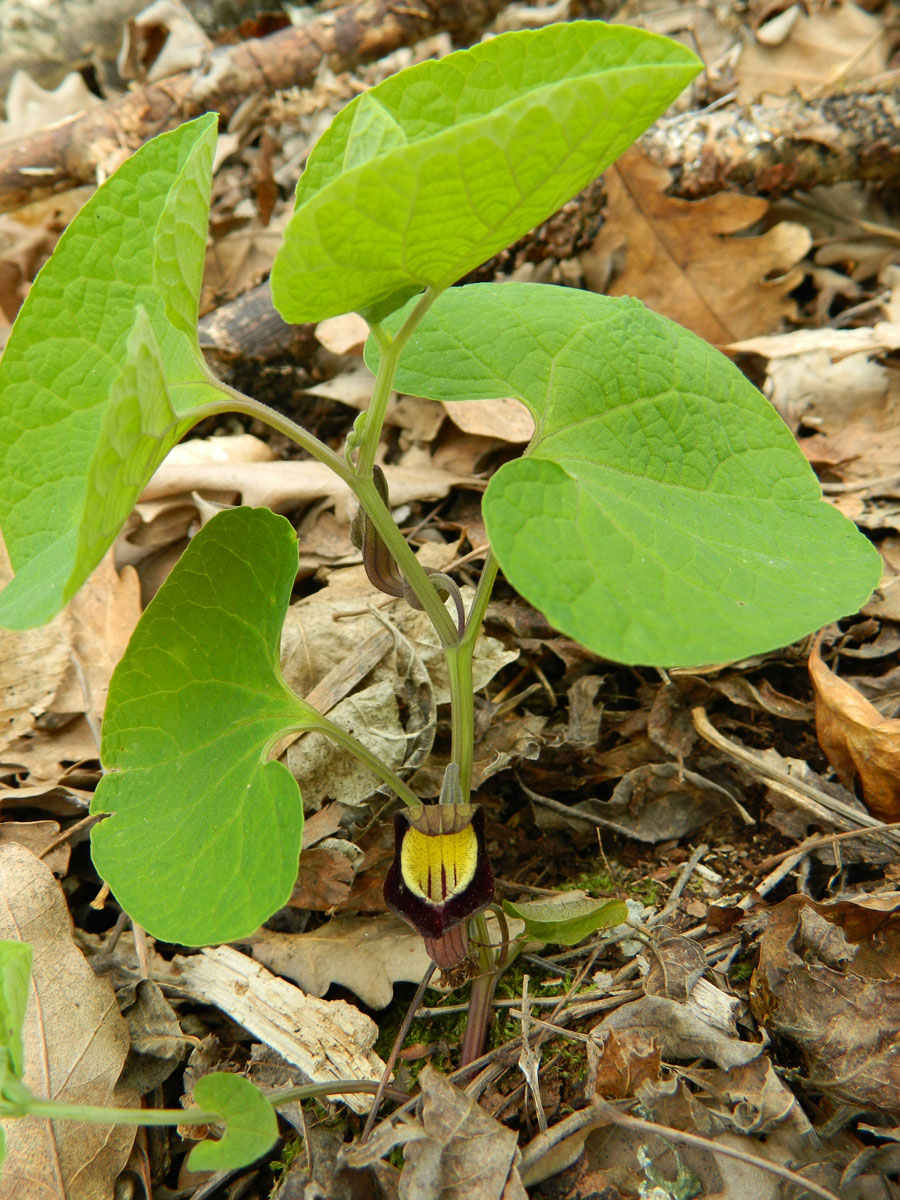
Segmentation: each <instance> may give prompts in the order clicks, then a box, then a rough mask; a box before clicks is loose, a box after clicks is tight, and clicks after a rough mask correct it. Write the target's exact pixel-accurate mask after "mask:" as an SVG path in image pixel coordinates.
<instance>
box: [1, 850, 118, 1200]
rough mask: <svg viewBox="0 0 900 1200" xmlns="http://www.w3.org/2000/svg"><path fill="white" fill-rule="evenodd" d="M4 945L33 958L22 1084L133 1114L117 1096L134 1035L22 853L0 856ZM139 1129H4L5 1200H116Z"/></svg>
mask: <svg viewBox="0 0 900 1200" xmlns="http://www.w3.org/2000/svg"><path fill="white" fill-rule="evenodd" d="M0 880H2V886H0V938H2V939H4V940H12V941H23V942H29V943H30V944H31V945H32V947H33V948H34V967H33V975H32V990H31V995H30V997H29V1001H28V1010H27V1012H26V1015H25V1026H24V1030H23V1035H24V1041H25V1083H26V1085H27V1086H28V1087H29V1088H30V1089H31V1090H32V1092H33V1093H34V1094H35V1095H36V1096H39V1097H41V1098H43V1099H50V1100H55V1101H59V1102H60V1103H70V1104H105V1105H116V1106H125V1107H127V1106H131V1105H133V1097H132V1096H131V1094H130V1093H125V1094H123V1093H122V1092H118V1091H117V1090H116V1083H117V1081H118V1078H119V1075H120V1074H121V1071H122V1066H123V1064H124V1062H125V1057H126V1055H127V1053H128V1031H127V1026H126V1024H125V1021H124V1020H123V1018H122V1016H121V1015H120V1013H119V1008H118V1005H117V1004H116V998H115V995H114V993H113V990H112V987H111V986H110V984H109V982H108V980H106V979H104V978H102V977H98V976H96V975H95V974H94V972H93V971H92V970H91V968H90V967H89V966H88V964H87V962H86V961H85V959H84V956H83V955H82V953H81V951H80V950H79V949H78V948H77V947H76V945H75V943H74V942H73V940H72V926H71V921H70V918H69V910H68V908H67V906H66V902H65V898H64V896H63V893H62V890H61V888H60V886H59V884H58V883H57V882H56V880H55V879H54V877H53V875H52V874H51V872H50V870H49V868H48V867H46V866H45V865H44V864H43V863H42V862H41V861H40V860H39V859H37V858H35V857H34V855H33V854H30V853H29V852H28V851H27V850H26V849H24V848H23V847H22V846H18V845H15V844H12V843H10V844H8V845H4V846H0ZM134 1135H135V1128H134V1126H127V1125H85V1124H79V1123H78V1122H73V1121H56V1122H51V1121H43V1120H31V1119H27V1120H17V1121H9V1122H7V1124H6V1136H7V1146H8V1157H7V1159H6V1162H5V1163H4V1164H3V1177H2V1182H0V1197H2V1198H3V1200H97V1198H98V1197H100V1196H111V1195H112V1194H113V1191H114V1184H115V1180H116V1177H117V1176H118V1174H119V1172H120V1171H121V1170H122V1168H123V1166H124V1165H125V1162H126V1160H127V1158H128V1154H129V1151H130V1149H131V1144H132V1142H133V1141H134Z"/></svg>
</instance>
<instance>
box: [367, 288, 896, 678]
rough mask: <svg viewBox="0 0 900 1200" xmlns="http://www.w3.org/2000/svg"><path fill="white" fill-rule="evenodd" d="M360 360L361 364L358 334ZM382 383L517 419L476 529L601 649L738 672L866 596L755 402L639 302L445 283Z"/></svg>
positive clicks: (776, 426)
mask: <svg viewBox="0 0 900 1200" xmlns="http://www.w3.org/2000/svg"><path fill="white" fill-rule="evenodd" d="M407 312H408V308H407V309H406V310H402V311H401V312H399V313H397V314H395V315H394V316H393V317H392V318H391V319H390V321H388V322H387V323H386V324H387V328H388V329H389V330H390V331H394V330H396V329H397V328H399V326H400V324H401V323H402V320H403V318H404V317H405V316H406V314H407ZM366 355H367V361H368V362H369V365H370V366H373V367H374V366H375V365H376V364H377V360H378V352H377V347H376V346H375V345H374V342H373V339H370V342H369V345H368V346H367V350H366ZM395 386H396V387H397V388H398V389H400V390H401V391H403V392H407V393H409V394H411V395H416V396H425V397H429V398H432V399H437V400H471V399H482V398H489V397H495V398H503V397H509V396H512V397H515V398H517V399H519V400H521V401H522V403H523V404H525V405H526V406H527V407H528V408H529V409H530V410H531V412H532V415H533V416H534V418H535V423H536V432H535V435H534V438H533V440H532V442H531V444H530V446H529V447H528V449H527V451H526V453H525V455H524V456H523V457H522V458H520V459H517V460H515V461H513V462H510V463H507V464H506V465H504V466H503V467H501V468H500V470H499V471H497V472H496V474H495V475H494V477H493V478H492V479H491V481H490V484H489V486H488V489H487V492H486V494H485V498H484V517H485V523H486V526H487V531H488V535H489V537H490V541H491V545H492V546H493V548H494V551H495V553H496V554H497V557H498V560H499V562H500V564H501V566H502V568H503V571H504V573H505V574H506V576H507V578H508V579H509V581H510V582H511V583H512V584H513V586H514V587H516V589H517V590H518V591H519V592H520V593H521V594H522V595H523V596H524V597H525V598H526V599H527V600H529V601H531V603H532V604H534V605H535V606H536V607H537V608H539V609H541V610H542V611H543V612H544V613H545V614H546V615H547V617H548V618H549V620H550V621H551V622H552V623H553V624H554V625H555V626H556V627H557V628H558V629H560V630H562V631H563V632H564V633H566V634H568V635H570V636H571V637H574V638H577V639H578V640H579V641H580V642H582V643H583V644H584V645H585V646H587V647H588V648H589V649H591V650H593V651H594V652H595V653H597V654H601V655H603V656H605V657H607V658H611V659H615V660H617V661H620V662H626V663H635V664H648V665H656V666H673V667H674V666H698V665H701V664H704V663H711V662H724V661H734V660H736V659H740V658H743V657H746V656H747V655H750V654H756V653H762V652H764V651H766V650H770V649H774V648H775V647H778V646H783V645H787V644H789V643H790V642H792V641H794V640H795V639H797V638H799V637H801V636H803V635H805V634H806V633H808V632H810V630H812V629H816V628H818V627H819V626H821V625H824V624H826V623H828V622H829V621H832V620H835V619H837V618H838V617H841V616H843V615H845V614H847V613H850V612H854V611H855V610H856V609H857V608H858V607H859V605H860V604H862V603H863V602H864V601H865V600H866V599H867V597H868V596H869V595H870V593H871V591H872V588H873V587H875V586H876V585H877V582H878V579H879V574H880V565H881V564H880V557H879V555H878V553H877V552H876V551H875V549H874V548H873V547H872V546H871V545H870V544H869V542H868V541H867V540H866V539H865V538H864V537H863V536H862V535H861V534H860V533H859V532H858V531H857V530H856V528H855V527H854V526H853V525H852V524H851V522H849V521H848V520H846V519H845V518H844V517H843V516H842V515H841V514H840V513H839V512H838V511H837V510H836V509H834V508H832V507H830V506H829V505H828V504H826V503H825V502H824V501H823V500H822V498H821V491H820V489H819V485H818V482H817V480H816V478H815V475H814V474H813V472H812V470H811V468H810V467H809V465H808V463H807V461H806V459H805V458H804V457H803V455H802V454H801V452H800V450H799V449H798V448H797V446H796V443H795V442H794V439H793V438H792V436H791V434H790V432H789V430H788V429H787V428H786V426H785V425H784V424H783V422H782V421H781V418H780V417H779V416H778V414H777V413H776V412H775V410H774V409H773V408H772V406H771V405H770V404H769V403H768V401H767V400H766V399H765V398H764V397H763V396H762V395H761V394H760V393H759V392H758V391H757V390H756V388H754V387H753V386H752V384H750V383H749V382H748V381H747V379H746V378H745V377H744V376H743V375H742V374H741V372H740V371H739V370H738V369H737V368H736V367H735V366H734V365H733V364H732V363H730V362H729V361H728V360H727V359H726V358H725V357H724V356H723V355H722V354H720V353H719V352H718V351H716V350H714V349H713V348H712V347H711V346H709V345H708V344H707V343H706V342H704V341H703V340H702V339H700V338H698V337H696V336H695V335H694V334H692V333H689V332H688V331H687V330H685V329H682V328H681V327H680V326H679V325H676V324H675V323H674V322H672V321H668V320H666V319H665V318H664V317H660V316H657V315H656V314H654V313H651V312H649V311H648V310H647V309H646V308H644V306H643V305H642V304H641V303H640V302H639V301H637V300H632V299H628V298H622V299H613V298H610V297H607V296H598V295H594V294H593V293H590V292H580V291H575V290H573V289H567V288H559V287H548V286H544V285H537V284H518V283H504V284H476V285H472V286H468V287H461V288H454V289H452V290H451V291H449V292H446V293H444V295H442V296H440V297H439V298H438V300H437V301H436V303H435V304H434V306H433V307H432V308H431V310H430V311H429V312H428V314H427V315H426V316H425V318H424V320H423V322H422V324H421V325H420V326H419V329H418V331H417V332H416V333H415V334H414V335H413V337H412V338H411V340H410V342H409V343H408V345H407V346H406V348H405V350H404V352H403V356H402V358H401V363H400V369H399V372H398V374H397V377H396V380H395Z"/></svg>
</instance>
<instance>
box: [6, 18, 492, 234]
mask: <svg viewBox="0 0 900 1200" xmlns="http://www.w3.org/2000/svg"><path fill="white" fill-rule="evenodd" d="M504 4H505V0H443V2H442V3H441V4H432V5H430V6H428V7H426V6H421V7H419V6H417V5H411V4H397V3H396V2H395V0H357V2H356V3H353V4H345V5H343V6H342V7H341V8H338V9H334V10H333V11H332V12H325V13H321V14H320V15H318V16H316V17H314V18H313V19H311V20H310V21H308V22H307V23H305V24H304V25H302V26H300V27H297V28H293V27H292V28H290V29H281V30H279V31H278V32H277V33H273V34H270V35H269V36H268V37H265V38H254V39H251V40H250V41H246V42H242V43H241V44H240V45H237V46H226V47H222V48H220V49H217V50H214V51H213V53H212V54H211V55H210V56H209V61H208V63H207V65H206V68H205V70H202V71H186V72H183V73H182V74H180V75H173V76H171V77H170V78H169V79H165V80H162V81H160V82H159V83H155V84H150V85H147V86H146V87H140V88H135V89H134V90H133V91H130V92H127V93H126V94H125V95H123V96H117V97H116V98H115V99H113V100H110V101H108V102H107V103H105V104H98V105H97V106H96V107H95V108H93V109H90V110H89V111H87V112H84V113H81V114H80V115H78V116H75V117H72V118H70V119H69V120H67V121H62V122H60V123H59V124H58V125H55V126H53V127H51V128H48V129H42V130H40V131H39V132H37V133H35V134H32V135H31V136H30V137H26V138H23V139H21V140H18V141H17V140H11V141H9V142H6V143H3V144H2V145H0V212H7V211H9V210H11V209H15V208H19V207H20V206H21V205H23V204H25V203H27V202H29V201H32V200H36V199H38V198H39V197H41V196H49V195H54V194H56V193H57V192H60V191H64V190H65V189H67V188H70V187H74V186H75V185H76V184H82V183H91V182H93V181H94V179H95V178H96V175H97V171H98V168H99V169H101V170H104V171H107V172H109V171H110V170H113V169H114V168H115V167H116V166H118V165H119V163H120V162H121V161H122V158H123V151H124V152H127V153H131V152H133V151H134V150H136V149H137V148H138V147H139V146H140V145H142V144H143V143H144V142H145V141H147V140H148V139H149V138H151V137H155V136H156V134H159V133H163V132H164V131H166V130H169V129H174V128H175V127H176V126H177V125H180V124H181V123H182V122H183V121H187V120H190V119H191V118H192V117H196V116H199V115H200V114H201V113H204V112H209V111H216V112H218V113H220V114H221V116H222V117H223V118H224V119H225V120H228V118H229V117H230V116H231V115H232V114H233V113H234V111H235V110H236V109H237V107H238V105H239V104H241V103H242V102H243V101H244V100H246V98H247V96H248V95H259V96H271V95H274V93H276V92H278V91H282V90H284V89H285V88H291V87H309V86H310V85H311V84H312V82H313V80H314V79H315V76H316V72H317V71H318V69H319V67H320V66H321V64H322V63H323V62H324V61H327V62H328V65H329V66H330V67H331V69H332V70H334V71H346V70H350V69H351V68H353V67H356V66H359V65H360V64H361V63H366V62H372V61H374V60H376V59H379V58H383V57H384V56H385V55H387V54H390V53H391V52H392V51H394V50H397V49H399V48H400V47H401V46H409V45H412V44H414V43H415V42H418V41H421V40H422V39H423V38H426V37H430V36H431V35H432V34H435V33H438V32H441V31H446V32H449V33H451V34H452V35H453V37H454V39H456V40H457V41H459V42H461V43H467V42H470V41H472V40H474V39H475V38H477V37H478V35H479V34H480V33H481V31H482V30H483V29H484V28H485V26H486V25H487V24H488V23H489V22H490V21H491V19H492V18H493V17H494V16H496V14H497V13H498V12H500V10H501V9H502V8H503V7H504Z"/></svg>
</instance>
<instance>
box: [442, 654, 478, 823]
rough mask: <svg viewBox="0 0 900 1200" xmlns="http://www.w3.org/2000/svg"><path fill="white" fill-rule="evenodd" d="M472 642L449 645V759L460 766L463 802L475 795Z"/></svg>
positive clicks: (467, 801) (460, 785)
mask: <svg viewBox="0 0 900 1200" xmlns="http://www.w3.org/2000/svg"><path fill="white" fill-rule="evenodd" d="M472 650H473V643H472V642H469V643H466V644H464V643H463V642H460V643H459V644H458V645H456V646H446V647H445V648H444V655H445V657H446V660H447V676H448V679H449V683H450V739H451V740H450V761H451V762H454V763H456V765H457V766H458V767H459V787H460V791H461V792H462V803H463V804H468V803H469V797H470V796H471V794H472V765H473V759H474V755H475V693H474V689H473V682H472Z"/></svg>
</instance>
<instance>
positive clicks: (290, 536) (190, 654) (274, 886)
mask: <svg viewBox="0 0 900 1200" xmlns="http://www.w3.org/2000/svg"><path fill="white" fill-rule="evenodd" d="M297 561H298V559H297V540H296V536H295V534H294V531H293V529H292V528H291V526H290V524H289V522H287V521H286V520H285V519H284V518H283V517H278V516H274V515H273V514H272V513H271V512H269V511H268V510H267V509H251V508H236V509H231V510H229V511H226V512H223V513H219V514H218V515H217V516H215V517H214V518H213V519H212V520H211V521H210V522H209V523H208V524H207V525H206V526H205V527H204V528H203V529H202V530H201V531H200V532H199V533H198V534H197V535H196V537H195V538H194V539H193V541H192V542H191V544H190V545H189V546H188V548H187V550H186V551H185V553H184V554H183V555H182V557H181V560H180V561H179V562H178V563H177V565H176V566H175V568H174V569H173V571H172V573H171V574H170V576H169V578H168V579H167V580H166V582H165V584H164V585H163V586H162V588H160V590H159V592H158V593H157V594H156V596H155V597H154V599H153V600H152V601H151V603H150V604H149V605H148V607H147V610H146V611H145V613H144V615H143V616H142V618H141V620H140V622H139V623H138V626H137V629H136V630H135V632H134V634H133V636H132V639H131V642H130V643H129V646H128V649H127V650H126V652H125V655H124V656H123V658H122V660H121V662H120V663H119V665H118V667H117V668H116V670H115V673H114V675H113V678H112V682H111V684H110V689H109V700H108V702H107V706H106V715H105V717H104V721H103V745H102V752H101V757H102V759H103V764H104V766H105V768H106V769H107V774H106V775H104V777H103V779H102V780H101V781H100V786H99V787H98V788H97V792H96V794H95V797H94V803H93V805H92V812H95V813H110V814H111V816H109V817H108V818H107V819H106V820H105V821H102V822H101V823H100V824H99V825H98V826H96V827H95V829H94V831H93V834H92V853H93V858H94V863H95V865H96V867H97V870H98V871H99V872H100V874H101V875H102V876H103V878H104V879H105V880H107V881H108V883H109V885H110V887H111V888H112V890H113V892H114V893H115V896H116V899H117V900H118V901H119V903H120V904H121V905H122V907H123V908H124V909H125V910H126V912H128V913H129V914H130V915H131V916H132V917H134V919H135V920H136V921H138V922H139V923H140V924H141V925H143V926H144V927H145V928H146V929H148V930H149V931H150V932H151V933H152V934H154V935H155V936H156V937H159V938H163V939H165V940H167V941H171V942H181V943H183V944H186V945H201V944H205V943H209V942H228V941H232V940H233V939H235V938H238V937H245V936H246V935H248V934H250V933H252V932H253V930H254V929H256V928H257V926H259V925H260V924H261V923H262V922H263V921H265V920H266V919H267V918H268V917H270V916H271V915H272V913H273V912H274V911H275V910H276V909H277V908H279V907H281V905H283V904H285V903H286V902H287V899H288V897H289V896H290V894H291V888H292V887H293V884H294V880H295V879H296V876H297V859H298V856H299V853H300V835H301V832H302V828H303V809H302V806H301V803H300V792H299V789H298V787H297V784H296V782H295V780H294V778H293V777H292V775H291V774H290V772H289V771H287V769H286V768H285V767H284V766H282V765H281V764H280V763H277V762H267V761H266V754H267V751H268V750H269V749H270V747H271V746H272V745H273V744H274V743H275V742H276V741H277V740H278V739H279V738H280V737H281V736H283V735H284V734H285V733H287V732H289V731H291V730H294V729H299V728H303V727H305V726H307V725H308V724H309V719H308V717H309V713H310V711H311V710H310V709H309V708H308V707H307V706H306V705H304V704H303V702H302V701H301V700H299V699H298V698H297V697H296V696H295V695H294V694H293V692H291V691H290V690H289V689H288V687H287V685H286V684H285V683H284V682H283V680H282V678H281V674H280V671H279V667H278V650H279V638H280V634H281V627H282V624H283V622H284V614H285V611H286V609H287V605H288V601H289V599H290V593H291V587H292V585H293V582H294V578H295V576H296V573H297Z"/></svg>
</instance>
